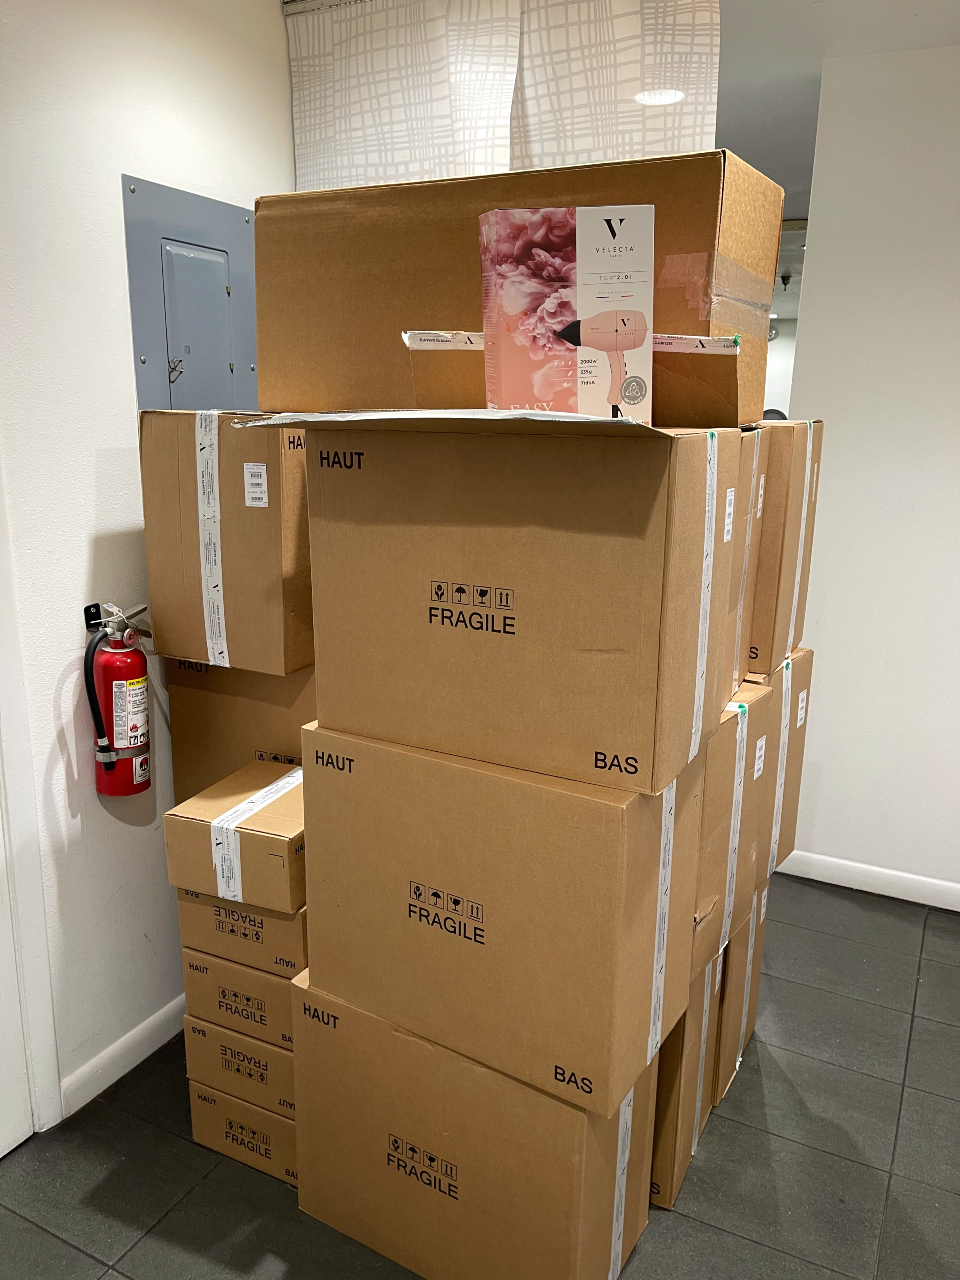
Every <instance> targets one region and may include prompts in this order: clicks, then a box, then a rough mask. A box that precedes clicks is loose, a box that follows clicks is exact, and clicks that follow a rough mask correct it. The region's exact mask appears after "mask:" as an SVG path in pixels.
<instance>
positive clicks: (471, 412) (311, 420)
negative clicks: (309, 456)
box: [234, 409, 671, 437]
mask: <svg viewBox="0 0 960 1280" xmlns="http://www.w3.org/2000/svg"><path fill="white" fill-rule="evenodd" d="M347 424H349V425H350V426H351V427H354V428H355V429H356V430H359V431H449V432H452V433H454V434H457V435H463V434H469V433H485V434H488V435H563V436H571V435H572V436H609V435H616V436H651V437H658V436H664V435H669V434H671V433H670V431H669V430H665V429H661V428H658V427H648V426H645V425H644V424H643V423H642V422H632V421H631V420H630V419H629V418H591V417H588V416H587V415H586V414H583V413H539V412H536V411H534V410H523V411H522V412H521V411H517V412H514V411H512V410H509V409H375V410H371V411H369V412H368V411H364V412H360V411H349V412H343V413H276V414H273V415H271V416H270V417H268V418H256V419H253V420H252V421H250V422H246V421H239V420H238V421H237V422H235V423H234V426H236V427H292V426H297V427H306V428H308V429H310V430H313V431H323V430H328V431H338V430H341V429H342V428H343V427H344V426H345V425H347ZM576 427H579V428H580V430H570V429H568V428H576ZM558 428H564V429H563V430H558ZM601 428H604V429H603V430H601Z"/></svg>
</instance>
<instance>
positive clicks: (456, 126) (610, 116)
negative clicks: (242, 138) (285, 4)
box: [287, 0, 720, 191]
mask: <svg viewBox="0 0 960 1280" xmlns="http://www.w3.org/2000/svg"><path fill="white" fill-rule="evenodd" d="M287 31H288V36H289V42H290V67H291V74H292V79H293V117H294V138H295V146H296V160H297V187H298V189H299V190H301V191H308V190H317V189H320V188H325V187H343V186H364V185H368V184H372V183H381V182H413V181H422V180H425V179H429V178H450V177H464V176H469V175H471V174H481V173H497V172H503V171H506V170H508V169H529V168H538V167H540V166H552V165H567V164H584V163H588V162H590V161H598V160H625V159H633V158H639V157H643V156H649V155H663V154H664V153H667V152H678V151H703V150H709V149H711V148H712V147H713V145H714V130H715V122H716V102H717V64H718V59H719V52H720V12H719V0H353V2H352V3H341V4H338V5H336V6H334V7H331V6H330V5H328V4H324V3H321V2H319V0H313V2H310V0H307V2H306V3H303V2H301V3H294V4H291V5H290V6H289V8H288V12H287ZM664 88H666V89H674V90H679V91H680V92H681V93H682V94H683V99H682V101H680V102H678V103H675V104H671V105H667V106H644V105H641V104H640V103H638V102H637V101H636V95H637V94H638V93H640V92H643V91H646V90H651V89H664Z"/></svg>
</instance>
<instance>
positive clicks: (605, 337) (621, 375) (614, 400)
mask: <svg viewBox="0 0 960 1280" xmlns="http://www.w3.org/2000/svg"><path fill="white" fill-rule="evenodd" d="M557 337H558V338H562V339H563V340H564V342H569V343H570V345H571V346H573V347H589V348H590V349H591V350H593V351H605V352H606V353H607V359H608V360H609V361H610V391H609V393H608V395H607V404H609V405H610V406H611V408H612V411H613V412H612V416H613V417H614V418H618V417H622V414H621V412H620V405H621V404H622V402H623V389H624V383H625V382H626V381H627V366H626V362H625V360H624V352H625V351H636V349H637V348H638V347H642V346H643V344H644V342H646V340H647V321H646V317H645V316H644V314H643V312H642V311H601V312H600V313H599V315H595V316H590V317H589V318H587V319H585V320H573V321H571V323H570V324H568V325H565V326H564V328H562V329H560V330H559V331H558V333H557ZM636 381H637V382H638V383H639V388H638V389H639V390H641V391H642V394H641V395H640V396H638V397H637V399H636V401H634V403H639V401H640V400H642V399H643V397H644V396H645V395H646V393H647V388H646V384H645V383H644V382H643V380H642V379H641V378H638V379H637V380H636ZM631 400H633V397H631Z"/></svg>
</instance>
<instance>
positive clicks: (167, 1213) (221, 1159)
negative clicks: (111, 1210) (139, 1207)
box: [110, 1142, 227, 1268]
mask: <svg viewBox="0 0 960 1280" xmlns="http://www.w3.org/2000/svg"><path fill="white" fill-rule="evenodd" d="M193 1145H194V1146H197V1147H199V1146H200V1143H199V1142H196V1143H194V1144H193ZM202 1150H208V1148H206V1147H204V1148H202ZM226 1158H227V1157H226V1156H219V1157H218V1158H217V1160H215V1161H214V1163H213V1164H212V1165H211V1166H210V1168H209V1169H208V1170H207V1172H206V1173H205V1174H204V1175H203V1176H202V1177H200V1178H198V1179H197V1180H196V1182H195V1183H194V1184H193V1186H192V1187H188V1188H187V1190H186V1191H185V1192H184V1193H183V1195H182V1196H180V1197H179V1198H178V1199H177V1200H175V1201H174V1202H173V1204H172V1205H170V1207H169V1208H168V1209H165V1210H164V1212H163V1213H161V1215H160V1217H159V1218H158V1219H157V1220H156V1222H153V1223H151V1224H150V1226H149V1227H147V1229H146V1231H144V1232H143V1234H142V1235H141V1236H138V1238H137V1239H136V1240H134V1242H133V1244H132V1245H130V1247H129V1248H128V1249H124V1251H123V1253H121V1255H120V1257H119V1258H117V1260H116V1262H112V1263H111V1264H110V1265H111V1266H112V1267H114V1268H118V1267H119V1266H120V1263H121V1262H122V1261H123V1259H124V1258H125V1257H126V1256H127V1254H128V1253H130V1252H131V1251H132V1250H133V1249H135V1248H136V1247H137V1245H138V1244H140V1243H142V1241H144V1240H146V1238H147V1236H148V1235H149V1234H150V1232H151V1231H156V1229H157V1227H159V1225H160V1223H161V1222H163V1221H164V1220H165V1219H166V1218H168V1217H169V1216H170V1214H171V1213H173V1211H174V1209H176V1208H177V1206H178V1205H181V1204H183V1202H184V1200H186V1198H187V1196H189V1195H191V1194H192V1192H194V1191H196V1189H197V1187H199V1186H200V1185H201V1183H204V1182H206V1180H207V1178H209V1177H210V1175H211V1173H213V1171H214V1170H215V1169H219V1168H220V1166H221V1165H222V1164H223V1162H224V1160H226Z"/></svg>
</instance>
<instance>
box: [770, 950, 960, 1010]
mask: <svg viewBox="0 0 960 1280" xmlns="http://www.w3.org/2000/svg"><path fill="white" fill-rule="evenodd" d="M760 976H761V977H762V978H776V980H777V982H789V983H790V985H791V986H793V987H806V988H807V990H808V991H822V992H824V994H825V995H828V996H839V997H840V999H841V1000H855V1001H856V1002H857V1004H865V1005H869V1006H870V1008H871V1009H886V1010H887V1012H888V1013H902V1014H903V1016H904V1017H905V1018H909V1017H911V1011H910V1010H909V1009H897V1008H896V1007H895V1006H894V1005H892V1004H877V1003H876V1001H874V1000H862V999H861V998H860V996H850V995H847V993H846V992H845V991H831V990H830V988H829V987H815V986H814V985H813V983H812V982H800V981H799V980H798V979H797V978H784V977H783V976H782V974H779V973H771V972H770V970H769V969H764V968H762V967H761V969H760ZM917 977H918V978H919V977H920V965H919V963H918V964H917ZM948 1025H949V1024H948Z"/></svg>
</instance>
